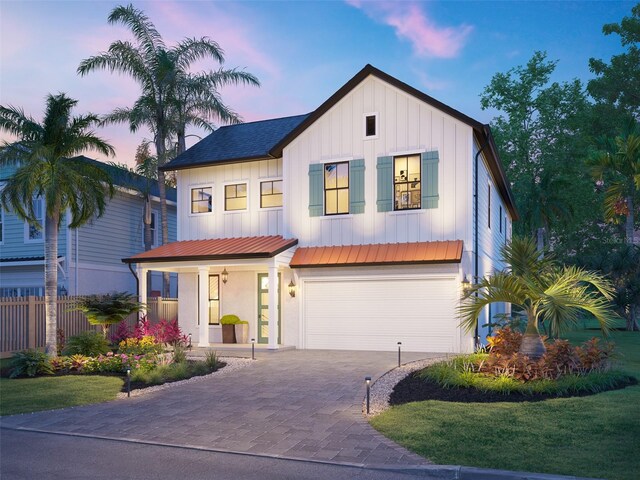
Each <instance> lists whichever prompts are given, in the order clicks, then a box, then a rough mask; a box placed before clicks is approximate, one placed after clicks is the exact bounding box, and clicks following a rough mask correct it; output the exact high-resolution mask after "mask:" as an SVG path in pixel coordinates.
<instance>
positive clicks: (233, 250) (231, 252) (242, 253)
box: [122, 235, 298, 263]
mask: <svg viewBox="0 0 640 480" xmlns="http://www.w3.org/2000/svg"><path fill="white" fill-rule="evenodd" d="M297 244H298V239H297V238H289V239H286V238H282V236H281V235H272V236H268V237H241V238H214V239H209V240H183V241H181V242H173V243H168V244H167V245H162V246H161V247H158V248H154V249H153V250H148V251H146V252H142V253H138V254H137V255H134V256H132V257H130V258H123V259H122V261H123V262H124V263H146V262H172V261H180V260H183V261H189V260H224V259H233V258H235V259H241V258H269V257H273V256H275V255H277V254H278V253H281V252H283V251H285V250H287V249H288V248H291V247H293V246H295V245H297Z"/></svg>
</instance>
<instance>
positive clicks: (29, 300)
mask: <svg viewBox="0 0 640 480" xmlns="http://www.w3.org/2000/svg"><path fill="white" fill-rule="evenodd" d="M75 301H76V297H58V320H57V322H58V327H57V328H61V329H62V330H63V331H64V335H65V337H66V338H69V337H72V336H73V335H77V334H79V333H81V332H84V331H87V330H95V331H101V327H100V326H93V325H91V324H90V323H89V322H88V321H87V318H86V317H85V316H84V313H82V312H79V311H72V310H71V309H72V308H73V304H74V303H75ZM44 305H45V303H44V297H32V296H30V297H9V298H0V358H6V357H10V356H11V355H12V354H13V353H14V352H17V351H20V350H25V349H27V348H44V345H45V314H44V311H45V308H44ZM147 317H148V318H149V320H150V321H151V323H156V322H158V321H160V320H175V319H177V318H178V299H177V298H160V297H157V298H149V299H147ZM137 320H138V316H137V314H132V315H129V316H128V317H127V318H126V322H127V324H128V325H129V326H130V327H133V326H134V325H135V324H136V322H137Z"/></svg>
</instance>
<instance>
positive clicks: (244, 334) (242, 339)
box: [234, 323, 249, 343]
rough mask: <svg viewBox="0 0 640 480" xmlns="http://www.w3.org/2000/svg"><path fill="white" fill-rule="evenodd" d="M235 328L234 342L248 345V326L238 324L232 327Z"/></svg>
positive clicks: (246, 324)
mask: <svg viewBox="0 0 640 480" xmlns="http://www.w3.org/2000/svg"><path fill="white" fill-rule="evenodd" d="M234 327H236V342H237V343H249V324H248V323H239V324H238V325H234Z"/></svg>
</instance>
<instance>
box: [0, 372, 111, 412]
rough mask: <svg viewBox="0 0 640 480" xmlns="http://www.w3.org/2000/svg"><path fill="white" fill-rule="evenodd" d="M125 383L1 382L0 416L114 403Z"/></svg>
mask: <svg viewBox="0 0 640 480" xmlns="http://www.w3.org/2000/svg"><path fill="white" fill-rule="evenodd" d="M123 385H124V380H123V379H122V378H121V377H114V376H96V375H68V376H63V377H38V378H21V379H8V378H0V392H1V393H0V415H13V414H16V413H28V412H37V411H40V410H53V409H56V408H65V407H75V406H78V405H87V404H89V403H99V402H106V401H108V400H114V399H115V398H116V395H117V394H118V392H120V391H121V390H122V387H123Z"/></svg>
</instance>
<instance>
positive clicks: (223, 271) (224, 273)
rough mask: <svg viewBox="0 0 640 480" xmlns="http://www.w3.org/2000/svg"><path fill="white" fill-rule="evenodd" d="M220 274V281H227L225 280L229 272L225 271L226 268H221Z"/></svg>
mask: <svg viewBox="0 0 640 480" xmlns="http://www.w3.org/2000/svg"><path fill="white" fill-rule="evenodd" d="M220 276H221V277H222V283H227V280H228V279H229V272H227V269H226V268H225V269H224V270H222V273H221V274H220Z"/></svg>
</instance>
